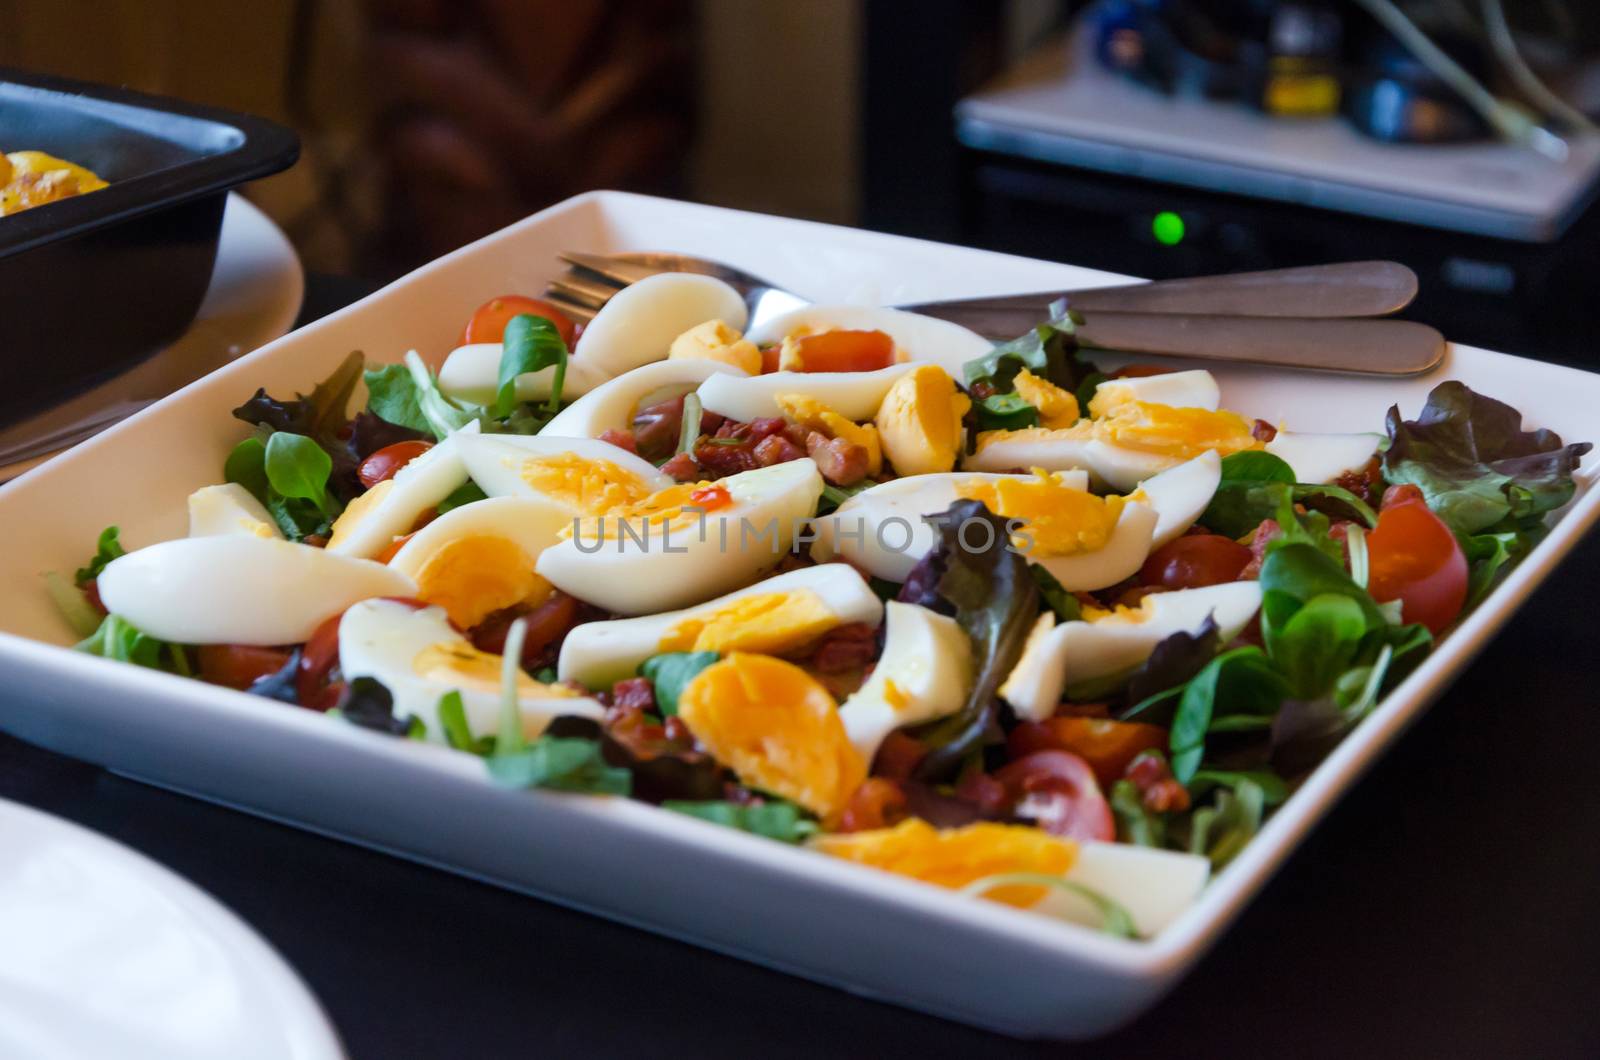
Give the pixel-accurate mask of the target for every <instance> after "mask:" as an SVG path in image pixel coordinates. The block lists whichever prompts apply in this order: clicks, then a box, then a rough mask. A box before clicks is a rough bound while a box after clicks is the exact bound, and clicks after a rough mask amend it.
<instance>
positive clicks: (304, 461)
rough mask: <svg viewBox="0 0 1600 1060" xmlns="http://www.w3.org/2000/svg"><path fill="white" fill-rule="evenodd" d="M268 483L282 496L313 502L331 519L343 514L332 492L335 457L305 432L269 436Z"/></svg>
mask: <svg viewBox="0 0 1600 1060" xmlns="http://www.w3.org/2000/svg"><path fill="white" fill-rule="evenodd" d="M262 467H263V470H265V471H266V475H267V485H268V486H270V487H272V489H273V491H274V492H276V493H277V494H278V495H279V496H280V497H288V498H290V499H292V500H304V501H310V502H311V503H312V504H314V505H316V508H317V511H319V512H321V513H322V517H323V518H324V519H326V520H328V522H330V523H331V522H332V521H333V520H334V519H335V518H337V517H338V515H339V510H340V505H339V503H338V502H337V501H335V500H334V499H333V497H331V496H330V495H329V493H328V476H329V475H330V474H331V473H332V472H333V459H332V458H331V457H330V456H328V454H327V451H326V450H324V449H323V448H322V446H320V445H318V444H317V443H316V442H315V441H313V440H312V439H310V438H307V437H306V436H305V435H303V434H292V433H290V432H289V431H276V432H274V433H273V435H272V436H271V437H270V438H268V439H267V444H266V449H265V452H264V454H263V463H262Z"/></svg>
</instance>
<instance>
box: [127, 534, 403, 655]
mask: <svg viewBox="0 0 1600 1060" xmlns="http://www.w3.org/2000/svg"><path fill="white" fill-rule="evenodd" d="M96 584H97V585H98V588H99V591H100V599H101V601H102V602H103V603H104V604H105V605H106V609H107V610H109V611H110V612H111V613H112V614H114V615H120V616H121V617H122V618H124V619H127V620H128V621H129V622H131V623H133V624H134V625H135V626H137V627H138V628H139V629H141V630H143V631H144V632H146V633H148V634H150V635H151V636H153V637H157V638H159V639H161V640H166V641H172V642H174V643H178V644H252V645H257V646H265V645H279V644H299V643H301V642H303V641H305V640H306V639H307V638H309V637H310V636H311V634H312V633H314V632H315V631H316V628H317V625H318V624H319V623H321V622H322V621H323V620H324V619H326V618H327V617H328V616H330V615H336V614H338V613H339V612H340V611H343V610H344V609H345V608H347V607H349V606H350V605H351V604H353V603H355V602H356V601H358V600H365V599H367V598H368V597H372V596H409V595H411V594H412V593H414V592H415V591H416V586H415V585H414V584H413V583H412V581H411V579H410V578H408V577H406V576H405V575H404V574H402V573H400V572H399V571H397V570H393V569H391V568H389V567H386V566H384V565H383V564H381V563H373V562H372V561H371V560H365V559H357V558H355V557H352V556H341V555H336V554H334V553H331V552H328V551H327V550H326V549H321V548H314V547H312V546H311V545H301V544H296V543H293V542H289V541H283V540H279V539H275V538H266V537H256V536H254V535H245V534H227V535H215V536H210V537H186V538H179V539H178V540H175V541H163V542H161V543H160V544H156V545H151V546H149V547H148V548H141V549H139V550H137V551H135V552H130V553H128V554H127V555H126V556H123V557H121V558H120V559H115V560H113V561H111V562H110V563H109V564H107V565H106V568H105V570H103V571H102V572H101V573H100V578H99V580H98V582H97V583H96Z"/></svg>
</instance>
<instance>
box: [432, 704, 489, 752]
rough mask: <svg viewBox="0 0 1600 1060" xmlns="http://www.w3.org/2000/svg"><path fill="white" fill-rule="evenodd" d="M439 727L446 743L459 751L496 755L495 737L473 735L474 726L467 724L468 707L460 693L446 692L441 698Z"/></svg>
mask: <svg viewBox="0 0 1600 1060" xmlns="http://www.w3.org/2000/svg"><path fill="white" fill-rule="evenodd" d="M439 727H440V728H441V729H442V730H443V731H444V738H445V741H446V742H447V743H449V744H450V746H451V747H454V748H455V749H456V750H457V751H466V752H468V753H469V754H475V755H479V756H484V755H489V754H493V753H494V737H493V736H474V735H473V734H472V726H471V725H470V724H468V722H467V706H466V703H465V702H463V701H462V699H461V693H460V692H456V691H451V692H446V693H445V694H444V695H442V696H440V697H439Z"/></svg>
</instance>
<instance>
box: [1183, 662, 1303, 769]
mask: <svg viewBox="0 0 1600 1060" xmlns="http://www.w3.org/2000/svg"><path fill="white" fill-rule="evenodd" d="M1287 694H1288V686H1287V685H1286V684H1285V683H1284V679H1283V677H1282V676H1280V675H1279V674H1278V672H1277V671H1276V670H1275V669H1273V667H1272V664H1271V662H1270V661H1269V660H1268V659H1267V656H1266V655H1265V654H1263V653H1262V651H1261V649H1260V648H1257V647H1254V646H1246V647H1242V648H1234V649H1233V650H1232V651H1226V652H1223V653H1222V654H1221V655H1219V656H1217V657H1216V658H1215V659H1213V660H1211V662H1209V663H1207V664H1206V667H1205V669H1203V670H1201V671H1200V672H1199V673H1198V674H1196V675H1195V677H1194V678H1193V679H1192V680H1190V682H1189V683H1188V684H1187V685H1185V686H1184V688H1183V695H1182V696H1181V697H1180V698H1179V700H1178V709H1177V711H1176V712H1175V713H1174V714H1173V716H1172V730H1171V732H1170V734H1169V736H1168V746H1169V748H1170V749H1171V752H1172V775H1173V776H1174V777H1176V778H1177V779H1178V780H1179V781H1180V782H1181V783H1184V784H1187V783H1188V782H1189V781H1190V780H1191V779H1192V778H1193V777H1194V775H1195V773H1196V772H1197V771H1198V770H1199V768H1200V762H1201V760H1202V759H1203V758H1204V757H1205V748H1206V735H1207V734H1208V733H1209V732H1212V731H1214V730H1216V729H1218V728H1219V725H1218V723H1219V722H1221V721H1223V719H1224V718H1235V719H1237V718H1245V719H1251V727H1255V725H1256V721H1255V719H1265V720H1263V721H1261V723H1260V724H1261V727H1263V728H1264V727H1266V726H1267V725H1269V724H1270V719H1271V717H1272V715H1273V714H1275V713H1276V712H1277V710H1278V707H1279V705H1280V704H1282V702H1283V700H1284V697H1285V696H1286V695H1287ZM1220 728H1221V729H1222V730H1223V731H1226V729H1227V728H1228V726H1226V725H1224V726H1220Z"/></svg>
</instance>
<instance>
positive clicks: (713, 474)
mask: <svg viewBox="0 0 1600 1060" xmlns="http://www.w3.org/2000/svg"><path fill="white" fill-rule="evenodd" d="M724 429H726V428H724ZM739 441H740V444H738V445H720V444H717V443H716V442H715V441H713V440H709V439H708V440H703V441H701V443H700V444H699V445H697V446H695V449H694V459H695V462H696V463H698V464H699V465H700V468H701V471H702V472H703V477H705V478H725V477H727V476H728V475H737V474H738V473H739V472H741V471H753V470H755V469H756V468H757V467H760V466H761V465H759V464H758V463H756V455H755V447H754V446H753V445H751V444H750V442H749V441H748V440H742V439H741V440H739ZM669 463H670V461H669Z"/></svg>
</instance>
